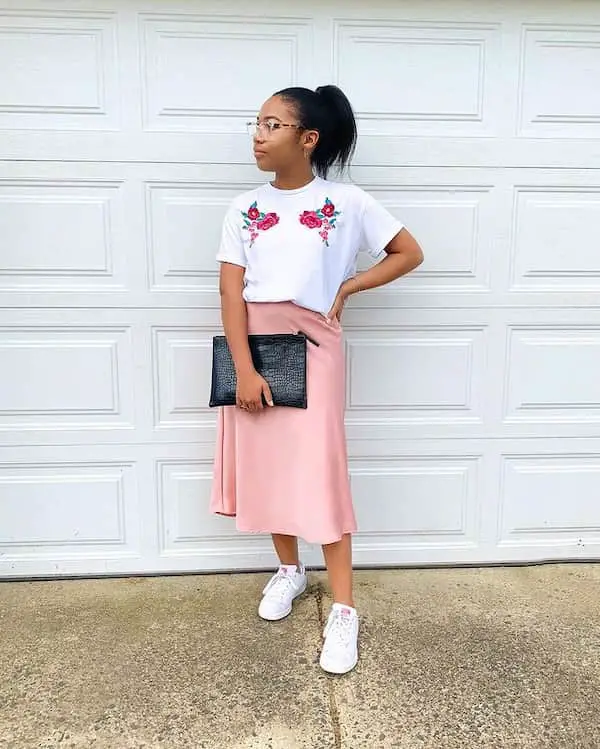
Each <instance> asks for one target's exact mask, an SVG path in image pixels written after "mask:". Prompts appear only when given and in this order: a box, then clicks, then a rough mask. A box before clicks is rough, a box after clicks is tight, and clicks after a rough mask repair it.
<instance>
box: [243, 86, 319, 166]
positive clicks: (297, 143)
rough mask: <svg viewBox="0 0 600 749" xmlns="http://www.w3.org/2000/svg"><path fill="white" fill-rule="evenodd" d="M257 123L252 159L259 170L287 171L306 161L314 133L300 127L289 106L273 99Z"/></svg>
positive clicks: (265, 106)
mask: <svg viewBox="0 0 600 749" xmlns="http://www.w3.org/2000/svg"><path fill="white" fill-rule="evenodd" d="M256 124H257V129H256V132H255V134H254V136H253V146H254V158H255V159H256V164H257V166H258V168H259V169H260V170H261V171H263V172H276V173H277V172H282V171H289V170H290V169H293V168H294V166H297V165H299V164H302V163H305V162H307V161H308V159H307V155H308V156H309V155H310V152H311V151H312V149H313V148H314V143H313V141H314V142H315V143H316V140H315V138H314V135H315V134H314V133H313V131H305V130H303V129H301V128H300V126H299V122H298V115H297V113H296V108H295V107H294V105H293V104H292V103H290V102H288V101H284V100H283V99H281V98H280V97H279V96H272V97H271V98H270V99H267V101H266V102H265V103H264V104H263V105H262V107H261V108H260V112H259V113H258V117H257V118H256ZM317 137H318V136H317ZM307 152H308V154H307Z"/></svg>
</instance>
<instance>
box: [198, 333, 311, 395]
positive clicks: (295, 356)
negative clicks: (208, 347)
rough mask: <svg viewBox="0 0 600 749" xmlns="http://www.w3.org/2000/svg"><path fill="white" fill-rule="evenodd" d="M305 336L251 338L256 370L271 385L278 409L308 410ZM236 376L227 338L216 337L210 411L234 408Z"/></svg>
mask: <svg viewBox="0 0 600 749" xmlns="http://www.w3.org/2000/svg"><path fill="white" fill-rule="evenodd" d="M306 342H307V337H306V335H304V333H275V334H272V335H249V336H248V343H249V345H250V353H251V356H252V361H253V362H254V367H255V369H256V371H257V372H258V373H259V374H260V375H262V376H263V377H264V378H265V380H266V381H267V382H268V383H269V387H270V388H271V393H272V395H273V404H274V405H275V406H289V407H291V408H306V406H307V403H306V348H307V343H306ZM236 385H237V377H236V373H235V366H234V364H233V358H232V356H231V351H230V350H229V345H228V343H227V339H226V338H225V336H215V337H214V338H213V360H212V384H211V389H210V401H209V405H210V407H211V408H214V407H215V406H235V405H236V397H235V391H236Z"/></svg>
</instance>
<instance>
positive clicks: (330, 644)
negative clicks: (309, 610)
mask: <svg viewBox="0 0 600 749" xmlns="http://www.w3.org/2000/svg"><path fill="white" fill-rule="evenodd" d="M323 637H324V638H325V644H324V645H323V652H322V653H321V661H320V662H321V668H322V669H323V670H324V671H328V672H329V673H330V674H346V673H348V671H352V669H353V668H354V666H356V664H357V663H358V614H357V613H356V610H355V609H353V608H350V606H345V605H344V604H342V603H334V604H333V607H332V609H331V613H330V614H329V619H328V620H327V624H326V625H325V631H324V632H323Z"/></svg>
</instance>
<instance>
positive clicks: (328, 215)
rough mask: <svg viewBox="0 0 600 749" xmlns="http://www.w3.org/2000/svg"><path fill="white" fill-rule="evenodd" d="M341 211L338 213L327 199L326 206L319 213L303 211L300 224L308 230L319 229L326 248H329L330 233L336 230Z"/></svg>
mask: <svg viewBox="0 0 600 749" xmlns="http://www.w3.org/2000/svg"><path fill="white" fill-rule="evenodd" d="M340 214H341V211H336V210H335V206H334V204H333V203H332V202H331V200H329V198H325V204H324V205H323V207H322V208H319V210H318V211H303V212H302V213H301V214H300V217H299V218H300V223H301V224H303V225H304V226H306V227H307V228H308V229H318V230H319V236H320V237H321V239H322V240H323V243H324V244H325V246H326V247H329V242H328V237H329V232H330V231H331V230H332V229H335V222H336V220H337V217H338V216H339V215H340Z"/></svg>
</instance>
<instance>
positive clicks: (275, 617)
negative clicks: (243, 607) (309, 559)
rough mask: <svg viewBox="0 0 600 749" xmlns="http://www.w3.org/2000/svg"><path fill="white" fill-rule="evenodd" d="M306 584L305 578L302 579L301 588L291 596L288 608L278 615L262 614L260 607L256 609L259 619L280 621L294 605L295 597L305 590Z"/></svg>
mask: <svg viewBox="0 0 600 749" xmlns="http://www.w3.org/2000/svg"><path fill="white" fill-rule="evenodd" d="M307 585H308V580H305V581H304V585H303V586H302V588H300V590H299V591H298V592H297V593H296V595H295V596H294V597H293V598H292V603H291V604H290V607H289V609H287V610H286V611H284V612H283V613H282V614H280V615H279V616H264V614H261V613H260V609H259V610H258V615H259V616H260V618H261V619H264V620H265V621H266V622H280V621H281V620H282V619H285V618H286V616H289V615H290V614H291V613H292V608H293V606H294V601H295V600H296V598H299V597H300V596H301V595H302V594H303V593H304V592H305V590H306V588H307Z"/></svg>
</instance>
